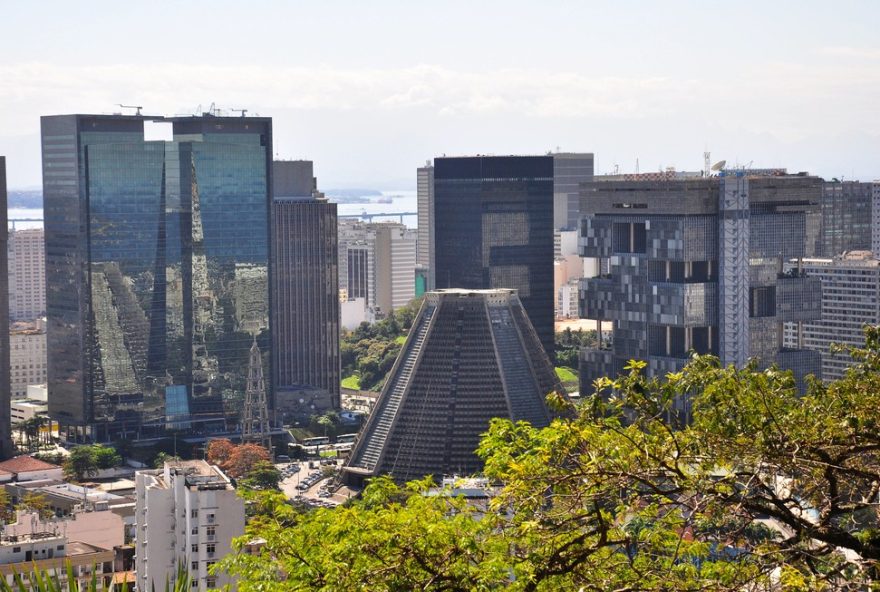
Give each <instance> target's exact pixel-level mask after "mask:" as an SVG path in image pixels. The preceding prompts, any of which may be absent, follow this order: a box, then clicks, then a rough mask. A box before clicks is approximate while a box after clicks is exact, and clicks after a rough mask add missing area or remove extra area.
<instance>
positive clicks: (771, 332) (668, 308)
mask: <svg viewBox="0 0 880 592" xmlns="http://www.w3.org/2000/svg"><path fill="white" fill-rule="evenodd" d="M636 177H638V176H636ZM821 184H822V181H821V179H818V178H816V177H809V176H805V175H785V174H784V171H782V170H770V171H745V172H743V171H730V172H725V173H724V174H722V175H720V176H718V177H711V178H699V177H697V178H674V177H673V178H669V179H653V180H641V179H639V178H635V180H633V176H627V177H621V178H620V179H617V180H603V181H594V182H592V183H589V184H586V185H584V186H583V193H582V197H581V211H582V213H584V214H586V217H585V219H584V221H583V225H582V230H581V239H580V244H581V254H582V255H584V256H586V257H598V258H600V259H602V262H601V267H602V268H603V269H608V270H609V272H610V273H608V274H605V275H602V276H599V277H595V278H590V279H586V280H583V281H582V284H581V301H582V302H581V313H582V316H583V317H585V318H589V319H595V320H597V328H599V327H600V325H599V323H598V321H613V323H614V329H613V332H612V333H613V339H612V345H611V347H610V348H607V349H606V343H607V341H605V340H601V341H600V342H599V343H600V346H599V348H597V349H587V350H584V351H583V352H582V354H581V389H582V391H583V392H589V391H590V390H591V386H590V385H591V383H592V381H593V380H594V379H595V378H597V377H599V376H609V375H611V376H613V375H616V374H617V373H618V372H619V371H620V370H621V369H622V368H623V366H624V364H625V363H626V361H627V360H631V359H636V360H645V361H647V362H648V371H649V373H651V374H653V375H661V376H662V375H664V374H665V373H667V372H674V371H677V370H679V369H680V368H681V367H682V366H683V365H684V364H685V363H686V362H687V359H688V355H689V352H690V351H696V352H697V353H711V354H714V355H717V356H719V357H720V358H721V361H722V363H724V364H736V365H739V366H741V365H743V364H745V363H746V361H747V360H748V359H749V358H757V359H758V360H759V361H760V363H762V364H765V365H769V364H772V363H774V362H776V363H779V365H780V366H781V367H783V368H790V369H793V370H794V371H795V374H796V375H797V376H798V377H803V375H805V374H807V373H816V374H818V373H819V360H818V357H817V355H816V354H815V352H810V351H806V350H800V349H789V348H785V347H783V346H782V339H783V333H782V326H783V323H785V322H804V321H810V320H814V319H817V318H819V316H820V314H821V309H820V303H821V290H820V286H819V284H818V280H816V279H815V278H809V277H803V276H802V275H799V274H786V273H784V272H783V262H784V261H787V260H788V259H790V258H793V257H794V258H797V257H805V256H812V255H813V253H814V249H815V246H816V242H817V238H818V235H819V228H820V212H819V198H820V194H821Z"/></svg>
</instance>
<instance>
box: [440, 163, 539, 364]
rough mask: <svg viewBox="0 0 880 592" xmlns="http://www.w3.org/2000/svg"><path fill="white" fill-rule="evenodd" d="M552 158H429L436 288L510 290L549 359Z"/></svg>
mask: <svg viewBox="0 0 880 592" xmlns="http://www.w3.org/2000/svg"><path fill="white" fill-rule="evenodd" d="M553 192H554V158H553V156H497V157H496V156H474V157H460V158H435V159H434V201H435V207H434V213H435V216H434V246H435V253H434V264H435V265H434V267H435V270H434V275H435V282H436V287H437V288H465V289H489V288H510V289H515V290H517V292H518V294H519V298H520V300H521V301H522V305H523V306H524V307H525V309H526V311H527V312H528V315H529V320H530V321H531V323H532V325H533V326H534V328H535V331H537V332H538V335H539V337H540V339H541V343H542V344H543V346H544V349H545V351H546V352H547V353H548V355H549V356H550V357H551V358H552V357H553V341H554V326H553V309H554V302H555V300H556V298H555V295H554V291H553Z"/></svg>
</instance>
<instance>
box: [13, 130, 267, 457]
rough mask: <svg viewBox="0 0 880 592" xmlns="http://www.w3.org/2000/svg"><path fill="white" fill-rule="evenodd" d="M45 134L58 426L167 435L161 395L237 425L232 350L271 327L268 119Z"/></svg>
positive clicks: (180, 411) (89, 434) (173, 411)
mask: <svg viewBox="0 0 880 592" xmlns="http://www.w3.org/2000/svg"><path fill="white" fill-rule="evenodd" d="M41 133H42V149H43V199H44V210H45V225H44V226H45V231H46V278H47V286H46V313H47V321H48V326H47V329H48V331H47V338H48V344H47V345H48V352H49V367H48V385H49V395H50V396H49V412H50V414H51V415H52V417H53V418H54V419H57V420H58V421H59V423H60V424H61V426H62V437H63V438H66V439H67V440H69V441H77V442H83V441H106V440H112V439H114V438H116V437H123V436H126V435H128V436H131V435H132V434H137V435H138V437H148V436H162V435H164V434H165V432H166V429H167V427H168V426H169V422H168V421H167V417H166V408H167V409H168V410H169V411H168V414H169V415H172V416H173V417H174V418H175V419H174V421H173V422H171V424H170V425H190V426H192V427H193V429H195V430H198V431H201V432H203V433H212V432H217V431H225V430H229V429H233V427H234V426H235V425H237V423H238V417H237V413H238V409H239V408H240V407H241V401H242V399H243V397H244V390H245V381H246V379H247V376H246V373H245V372H244V369H243V368H242V367H241V366H240V365H239V364H238V361H239V360H241V359H247V356H248V352H249V350H250V347H251V343H252V342H253V338H254V335H259V334H262V333H266V334H268V331H269V326H268V324H269V277H268V269H269V260H270V250H271V245H270V241H269V208H270V206H271V193H272V184H271V181H272V121H271V119H269V118H258V117H217V116H215V115H213V114H210V113H208V114H204V115H203V116H198V117H170V118H163V117H152V116H139V115H138V116H123V115H58V116H48V117H43V118H42V119H41ZM4 252H5V250H4ZM3 277H6V273H5V270H4V272H3ZM267 338H268V335H265V336H264V340H265V341H266V342H268V341H269V340H268V339H267ZM268 350H269V344H268V343H266V348H265V350H264V351H266V353H267V355H269V351H268ZM221 369H222V370H221ZM230 369H231V370H230Z"/></svg>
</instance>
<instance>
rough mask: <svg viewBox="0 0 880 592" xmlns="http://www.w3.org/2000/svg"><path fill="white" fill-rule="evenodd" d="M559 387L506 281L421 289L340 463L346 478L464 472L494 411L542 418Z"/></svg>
mask: <svg viewBox="0 0 880 592" xmlns="http://www.w3.org/2000/svg"><path fill="white" fill-rule="evenodd" d="M553 391H555V392H558V393H563V392H564V391H563V390H562V387H561V385H560V384H559V381H558V379H557V378H556V374H555V372H554V370H553V366H552V365H551V363H550V360H549V358H548V357H547V354H546V353H545V352H544V349H543V348H542V347H541V342H540V341H539V340H538V336H537V334H536V333H535V330H534V329H533V328H532V325H531V323H530V322H529V319H528V317H527V316H526V314H525V310H524V309H523V306H522V304H520V301H519V298H517V296H516V291H515V290H438V291H435V292H428V293H427V294H426V295H425V301H424V303H423V304H422V308H421V310H420V311H419V315H418V317H417V318H416V320H415V321H414V323H413V326H412V329H411V330H410V333H409V337H408V338H407V340H406V343H405V344H404V346H403V349H402V350H401V352H400V354H399V355H398V357H397V361H396V362H395V363H394V367H393V368H392V370H391V373H390V374H389V375H388V379H387V380H386V382H385V386H384V388H383V389H382V394H381V395H380V397H379V400H378V401H377V402H376V406H375V408H374V409H373V412H372V414H371V415H370V418H369V420H368V422H367V424H366V425H365V426H364V429H363V430H362V431H361V434H360V436H359V437H358V440H357V443H356V444H355V447H354V449H353V450H352V453H351V459H350V461H349V463H348V465H347V466H346V468H345V471H346V475H347V477H346V478H347V480H348V481H349V482H350V483H353V484H360V483H362V482H363V480H364V479H365V478H368V477H371V476H374V475H378V474H383V473H390V474H391V475H392V476H393V477H394V478H395V479H396V480H398V481H408V480H410V479H416V478H420V477H423V476H425V475H434V476H435V477H436V478H438V479H439V478H440V477H442V476H443V475H445V474H453V473H457V474H460V475H461V474H470V473H474V472H477V471H479V470H480V469H481V468H482V463H481V461H480V459H479V458H478V457H477V455H476V454H475V453H474V451H475V450H476V449H477V445H478V444H479V440H480V434H482V433H483V432H485V431H486V429H487V428H488V426H489V420H490V419H492V418H493V417H506V418H510V419H511V420H513V421H519V420H525V421H528V422H530V423H531V424H532V425H533V426H536V427H544V426H546V425H548V424H549V422H550V419H551V413H550V411H549V410H548V409H547V406H546V404H545V398H546V396H547V395H548V394H549V393H550V392H553Z"/></svg>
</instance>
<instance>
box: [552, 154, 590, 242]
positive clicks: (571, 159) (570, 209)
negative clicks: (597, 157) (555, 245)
mask: <svg viewBox="0 0 880 592" xmlns="http://www.w3.org/2000/svg"><path fill="white" fill-rule="evenodd" d="M592 179H593V154H592V153H577V152H556V153H554V154H553V227H554V228H556V229H557V230H576V229H577V228H578V226H579V225H580V222H581V215H580V210H581V192H580V184H581V183H585V182H587V181H591V180H592Z"/></svg>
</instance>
